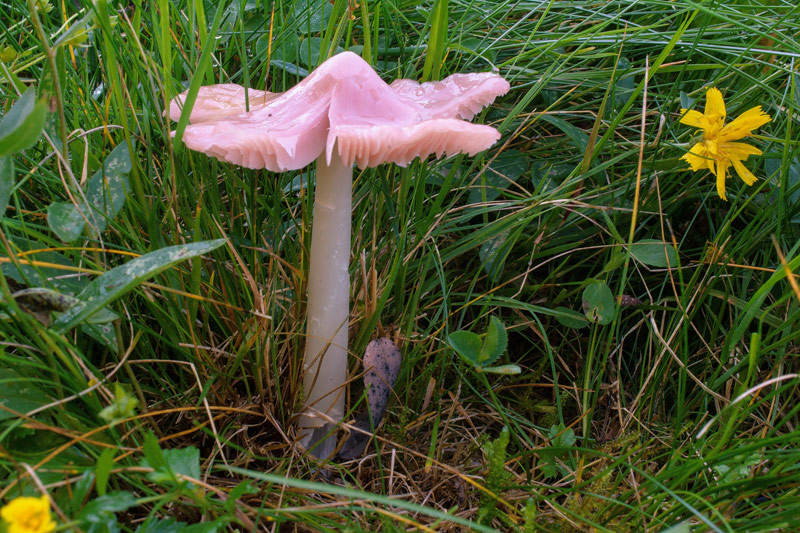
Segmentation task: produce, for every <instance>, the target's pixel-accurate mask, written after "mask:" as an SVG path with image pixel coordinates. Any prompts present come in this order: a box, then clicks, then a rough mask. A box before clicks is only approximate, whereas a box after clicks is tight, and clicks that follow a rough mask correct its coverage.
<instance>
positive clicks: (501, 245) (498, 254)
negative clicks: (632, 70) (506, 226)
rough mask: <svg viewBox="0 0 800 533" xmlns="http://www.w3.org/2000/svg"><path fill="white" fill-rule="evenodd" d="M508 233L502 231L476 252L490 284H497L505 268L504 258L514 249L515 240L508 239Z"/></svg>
mask: <svg viewBox="0 0 800 533" xmlns="http://www.w3.org/2000/svg"><path fill="white" fill-rule="evenodd" d="M508 235H509V232H508V231H504V232H502V233H500V234H499V235H497V236H496V237H493V238H491V239H489V240H487V241H486V242H484V243H483V244H481V247H480V249H479V250H478V257H480V259H481V266H482V267H483V270H485V271H486V274H487V275H488V276H489V279H490V280H491V281H492V283H497V281H498V280H499V279H500V276H501V275H502V274H503V270H505V267H506V258H508V254H509V253H510V252H511V249H512V248H513V247H514V241H515V239H509V238H508Z"/></svg>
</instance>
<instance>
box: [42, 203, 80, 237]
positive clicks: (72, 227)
mask: <svg viewBox="0 0 800 533" xmlns="http://www.w3.org/2000/svg"><path fill="white" fill-rule="evenodd" d="M47 225H48V226H50V229H51V230H53V233H55V234H56V236H57V237H58V238H59V239H61V240H62V241H64V242H72V241H74V240H75V239H77V238H78V237H80V236H81V233H83V227H84V226H85V225H86V222H85V221H84V220H83V215H82V214H81V210H80V209H78V208H77V207H75V206H74V205H73V204H71V203H69V202H53V203H52V204H50V205H49V206H47Z"/></svg>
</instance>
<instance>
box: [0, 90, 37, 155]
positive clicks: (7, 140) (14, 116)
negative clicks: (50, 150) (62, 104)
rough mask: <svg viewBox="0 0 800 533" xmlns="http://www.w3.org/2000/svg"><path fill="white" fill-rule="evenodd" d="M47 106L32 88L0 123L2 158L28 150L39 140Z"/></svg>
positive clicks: (0, 153)
mask: <svg viewBox="0 0 800 533" xmlns="http://www.w3.org/2000/svg"><path fill="white" fill-rule="evenodd" d="M45 118H47V104H46V103H45V102H43V101H41V100H38V101H37V99H36V90H35V89H34V88H33V87H31V88H29V89H28V90H27V91H25V92H24V93H23V94H22V96H20V97H19V100H17V101H16V103H15V104H14V105H13V106H12V107H11V109H10V110H9V111H8V113H6V115H5V116H4V117H3V120H2V121H0V157H2V156H6V155H11V154H14V153H16V152H20V151H22V150H26V149H28V148H30V147H31V146H33V145H34V143H35V142H36V141H37V140H39V135H41V133H42V128H43V127H44V121H45Z"/></svg>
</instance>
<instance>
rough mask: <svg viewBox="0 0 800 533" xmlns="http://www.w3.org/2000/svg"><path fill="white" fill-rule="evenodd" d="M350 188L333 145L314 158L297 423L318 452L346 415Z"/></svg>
mask: <svg viewBox="0 0 800 533" xmlns="http://www.w3.org/2000/svg"><path fill="white" fill-rule="evenodd" d="M352 190H353V169H352V166H346V165H345V164H344V163H343V162H342V160H341V158H340V157H339V154H338V150H336V149H334V150H333V154H332V156H331V164H330V165H328V164H327V162H326V160H325V154H324V153H323V154H322V155H321V156H320V157H319V158H318V159H317V177H316V185H315V192H314V213H313V222H312V224H313V229H312V232H311V257H310V265H309V271H308V323H307V329H306V348H305V359H304V362H303V370H304V376H303V388H304V392H305V398H306V399H305V407H304V411H303V414H301V416H300V423H299V425H300V427H299V429H300V432H299V435H300V439H299V441H300V444H302V445H303V446H304V447H305V448H307V449H311V453H312V454H314V455H315V456H317V457H319V458H327V457H330V456H331V455H332V454H333V452H334V450H335V448H336V436H335V431H334V428H335V424H336V423H338V422H340V421H341V420H342V417H343V416H344V399H345V396H346V394H345V393H346V387H345V382H346V380H347V325H348V320H349V316H350V276H349V271H348V269H349V265H350V226H351V215H350V210H351V207H352ZM332 432H333V434H332V435H331V436H330V437H327V438H326V435H327V434H328V433H332Z"/></svg>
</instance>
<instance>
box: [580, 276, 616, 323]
mask: <svg viewBox="0 0 800 533" xmlns="http://www.w3.org/2000/svg"><path fill="white" fill-rule="evenodd" d="M615 310H616V306H615V305H614V295H613V294H612V293H611V289H609V288H608V285H606V284H605V283H603V282H602V281H593V282H591V283H589V285H587V286H586V288H585V289H583V313H584V314H585V315H586V318H588V319H589V322H596V323H597V324H603V325H605V324H610V323H611V321H612V320H614V312H615Z"/></svg>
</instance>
